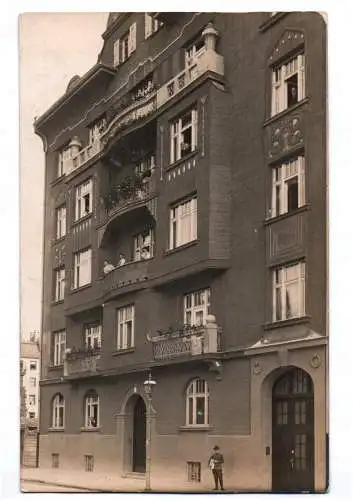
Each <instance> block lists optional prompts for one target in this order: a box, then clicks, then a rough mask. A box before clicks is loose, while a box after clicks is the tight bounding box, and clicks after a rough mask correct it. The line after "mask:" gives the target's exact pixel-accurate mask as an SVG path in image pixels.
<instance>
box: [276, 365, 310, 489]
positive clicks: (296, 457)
mask: <svg viewBox="0 0 353 500" xmlns="http://www.w3.org/2000/svg"><path fill="white" fill-rule="evenodd" d="M272 489H273V491H277V492H278V491H282V492H289V491H313V490H314V388H313V382H312V380H311V377H310V376H309V375H308V374H307V373H306V372H304V371H303V370H301V369H299V368H291V369H290V370H288V371H286V372H285V373H284V374H283V375H281V376H280V377H279V378H278V379H277V380H276V381H275V383H274V385H273V389H272Z"/></svg>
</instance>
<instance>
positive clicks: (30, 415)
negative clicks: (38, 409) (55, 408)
mask: <svg viewBox="0 0 353 500" xmlns="http://www.w3.org/2000/svg"><path fill="white" fill-rule="evenodd" d="M28 417H29V418H36V413H35V412H34V411H29V412H28Z"/></svg>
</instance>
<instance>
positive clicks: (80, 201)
mask: <svg viewBox="0 0 353 500" xmlns="http://www.w3.org/2000/svg"><path fill="white" fill-rule="evenodd" d="M86 186H87V187H86ZM86 196H89V198H88V211H87V210H86V209H85V205H86V202H85V197H86ZM92 213H93V179H92V177H89V178H88V179H86V180H84V181H83V182H81V183H80V184H78V185H77V186H76V187H75V222H77V221H79V220H81V219H83V217H87V216H88V215H91V214H92Z"/></svg>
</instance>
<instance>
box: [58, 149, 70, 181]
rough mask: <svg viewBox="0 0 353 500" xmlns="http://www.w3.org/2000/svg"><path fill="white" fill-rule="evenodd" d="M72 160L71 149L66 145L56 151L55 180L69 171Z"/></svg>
mask: <svg viewBox="0 0 353 500" xmlns="http://www.w3.org/2000/svg"><path fill="white" fill-rule="evenodd" d="M71 160H72V148H71V147H70V145H69V144H66V145H65V146H63V147H62V148H60V149H59V150H58V162H57V172H56V173H57V178H58V179H60V177H63V176H64V175H66V174H67V172H68V171H69V170H70V168H69V166H70V165H69V164H70V162H71Z"/></svg>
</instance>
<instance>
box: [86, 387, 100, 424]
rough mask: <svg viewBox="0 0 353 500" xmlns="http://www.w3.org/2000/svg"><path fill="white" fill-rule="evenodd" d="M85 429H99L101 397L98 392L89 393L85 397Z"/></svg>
mask: <svg viewBox="0 0 353 500" xmlns="http://www.w3.org/2000/svg"><path fill="white" fill-rule="evenodd" d="M84 411H85V427H88V428H94V427H99V397H98V394H97V393H96V392H89V393H88V394H87V395H86V397H85V407H84Z"/></svg>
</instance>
